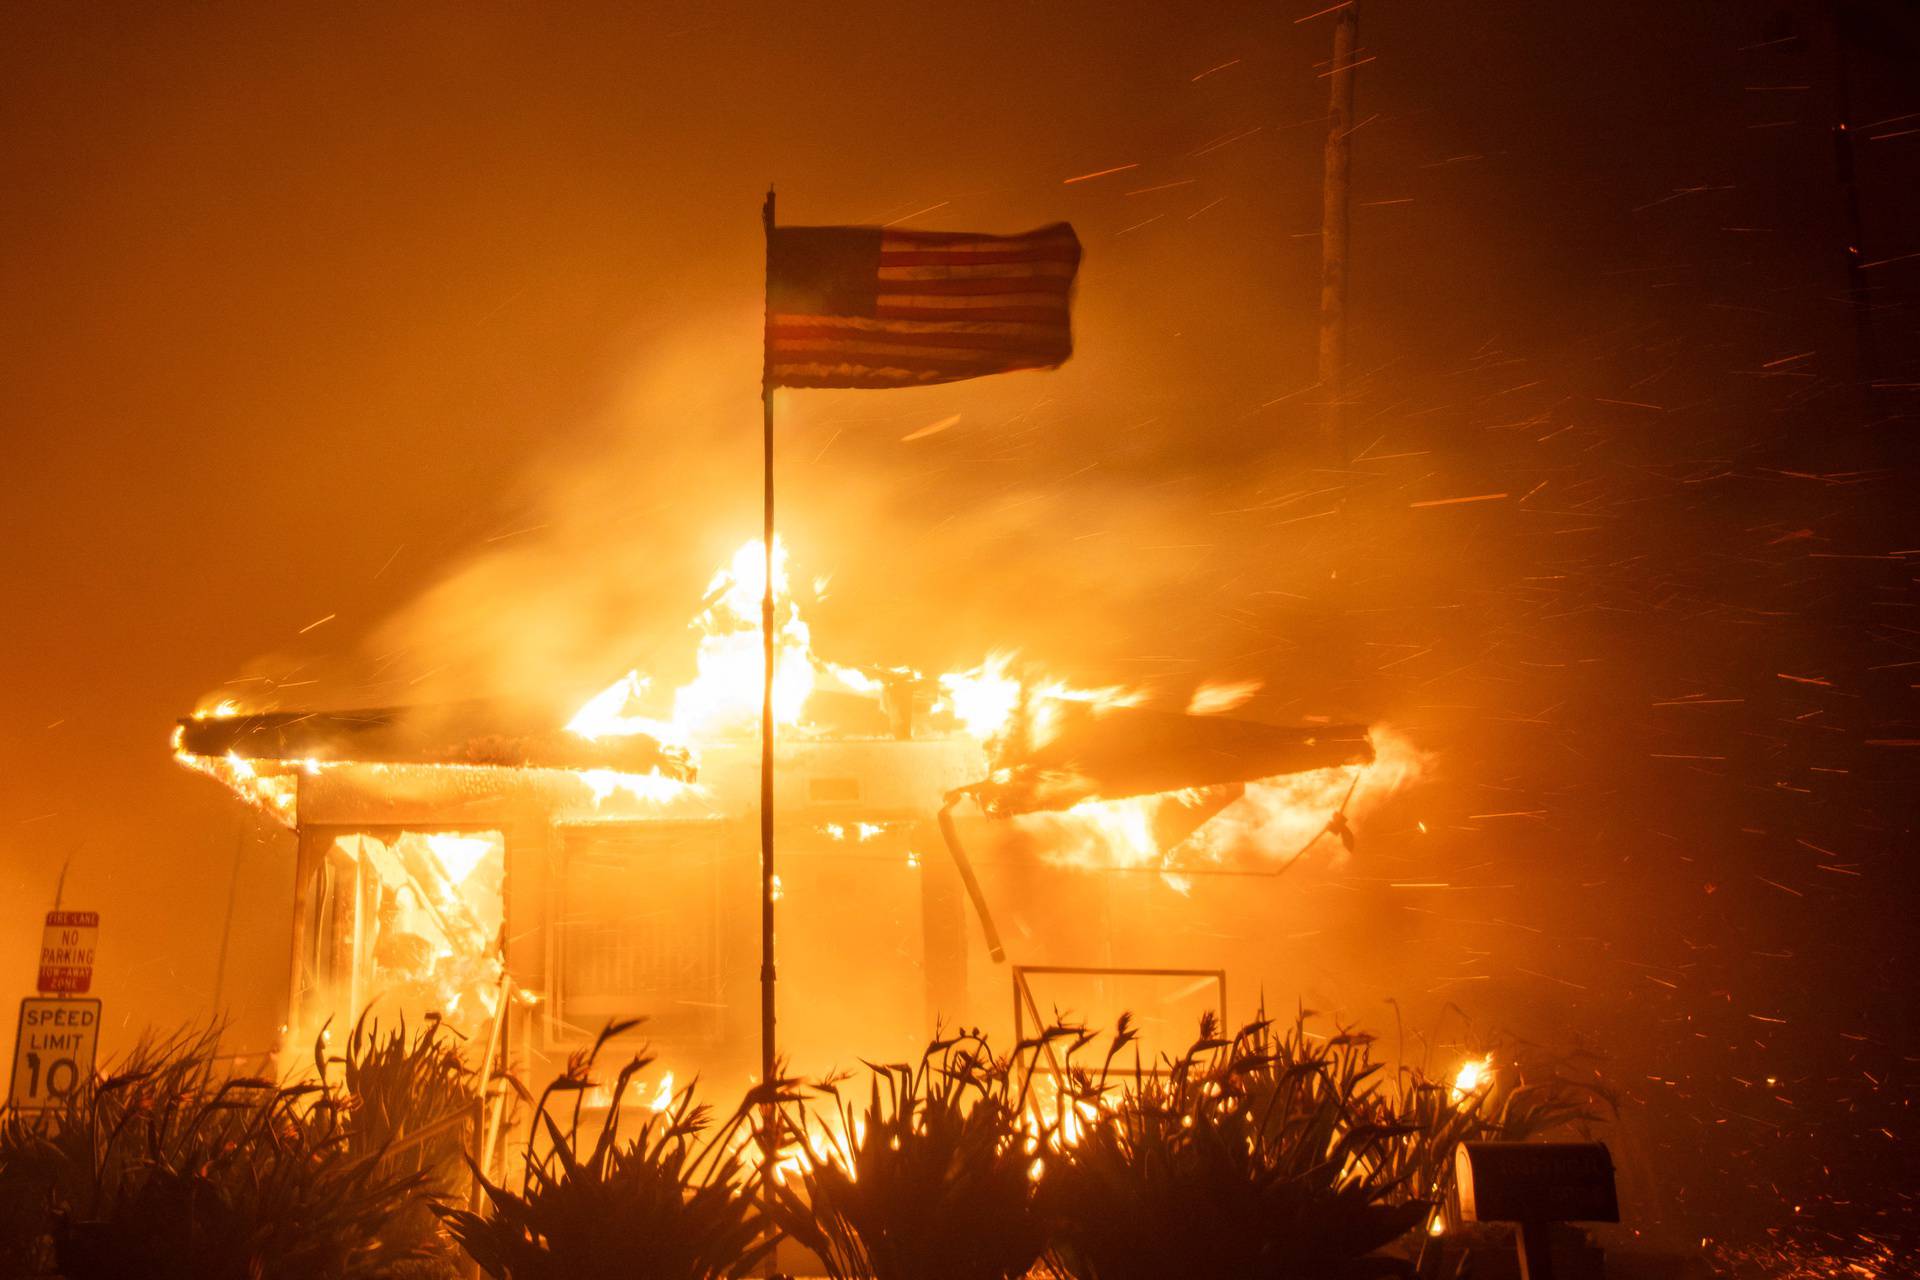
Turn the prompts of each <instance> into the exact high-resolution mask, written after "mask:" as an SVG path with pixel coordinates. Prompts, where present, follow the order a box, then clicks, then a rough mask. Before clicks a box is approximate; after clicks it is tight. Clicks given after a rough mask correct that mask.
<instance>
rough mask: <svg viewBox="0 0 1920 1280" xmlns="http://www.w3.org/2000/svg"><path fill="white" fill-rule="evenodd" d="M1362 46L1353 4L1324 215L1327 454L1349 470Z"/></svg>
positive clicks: (1330, 74) (1337, 28)
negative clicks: (1356, 93)
mask: <svg viewBox="0 0 1920 1280" xmlns="http://www.w3.org/2000/svg"><path fill="white" fill-rule="evenodd" d="M1359 43H1360V9H1359V4H1358V0H1352V2H1351V3H1349V4H1348V5H1347V6H1346V7H1345V8H1343V9H1341V10H1340V16H1339V18H1338V19H1336V21H1335V25H1334V28H1333V61H1332V62H1330V63H1329V64H1328V71H1327V78H1328V80H1329V81H1330V83H1331V84H1332V90H1331V93H1330V98H1331V102H1330V104H1329V106H1328V109H1327V167H1326V177H1325V181H1324V183H1323V186H1322V192H1321V198H1322V205H1321V212H1320V367H1319V372H1320V393H1321V397H1322V399H1323V401H1324V402H1325V405H1326V427H1325V446H1324V452H1327V453H1330V454H1331V455H1332V456H1333V457H1335V458H1337V459H1338V460H1339V465H1340V466H1342V467H1345V466H1346V465H1347V464H1348V463H1349V462H1351V461H1352V450H1351V447H1350V445H1349V442H1348V439H1347V414H1346V405H1345V403H1344V400H1345V398H1346V390H1347V388H1346V364H1347V191H1348V186H1349V176H1350V174H1351V172H1352V161H1353V141H1352V138H1353V74H1354V71H1353V68H1354V50H1355V49H1356V48H1358V47H1359Z"/></svg>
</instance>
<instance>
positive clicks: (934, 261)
mask: <svg viewBox="0 0 1920 1280" xmlns="http://www.w3.org/2000/svg"><path fill="white" fill-rule="evenodd" d="M1078 261H1080V252H1079V250H1078V249H1075V248H1071V247H1069V248H1066V249H1018V250H1009V249H1000V250H993V251H984V250H983V251H982V252H979V253H947V252H940V253H926V252H907V253H889V252H888V251H887V250H885V249H882V250H881V251H880V265H881V266H883V267H942V266H945V267H964V266H968V265H970V264H971V265H974V266H986V265H988V264H990V263H1040V262H1066V263H1075V262H1078Z"/></svg>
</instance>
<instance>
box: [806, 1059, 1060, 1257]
mask: <svg viewBox="0 0 1920 1280" xmlns="http://www.w3.org/2000/svg"><path fill="white" fill-rule="evenodd" d="M869 1065H870V1067H871V1071H872V1078H871V1082H870V1087H869V1089H868V1094H867V1100H866V1106H865V1108H864V1109H861V1108H859V1107H857V1106H856V1104H855V1103H854V1102H851V1101H848V1100H847V1099H845V1098H843V1097H842V1096H841V1093H840V1087H839V1083H838V1082H835V1081H828V1082H824V1083H823V1084H821V1085H819V1086H816V1087H817V1088H818V1089H819V1090H821V1091H822V1092H824V1093H825V1094H827V1095H828V1096H830V1097H832V1098H833V1100H834V1103H835V1112H834V1114H833V1116H832V1117H831V1123H830V1124H829V1125H827V1126H825V1127H824V1128H823V1127H822V1126H820V1125H818V1124H817V1123H815V1122H814V1121H813V1120H812V1118H810V1117H808V1116H807V1115H806V1114H805V1113H804V1111H803V1110H801V1109H799V1108H789V1109H788V1111H787V1112H786V1113H785V1121H786V1123H785V1128H784V1133H783V1142H784V1143H785V1144H787V1145H789V1146H798V1147H799V1148H800V1149H801V1150H802V1151H803V1153H804V1157H805V1158H804V1160H803V1162H802V1163H803V1167H802V1169H801V1172H800V1173H799V1175H798V1177H797V1178H796V1179H795V1180H793V1181H794V1183H796V1184H797V1185H787V1186H783V1187H782V1188H781V1192H780V1195H779V1197H778V1199H777V1201H776V1205H777V1212H778V1213H779V1215H780V1218H781V1225H782V1226H783V1227H785V1229H786V1230H787V1232H788V1234H790V1235H791V1236H792V1237H793V1238H794V1239H796V1240H798V1241H799V1242H800V1243H802V1244H804V1245H806V1246H807V1247H808V1248H809V1249H811V1250H813V1252H814V1253H815V1254H817V1255H818V1256H819V1257H820V1259H821V1261H822V1263H823V1264H824V1266H825V1267H826V1270H827V1274H828V1275H829V1276H832V1277H834V1278H835V1280H864V1278H867V1277H871V1278H872V1280H1009V1278H1011V1277H1018V1276H1023V1275H1025V1274H1026V1273H1027V1271H1028V1270H1029V1269H1030V1268H1031V1267H1032V1266H1033V1264H1034V1263H1035V1262H1036V1261H1037V1260H1038V1259H1039V1257H1040V1254H1041V1251H1042V1250H1043V1249H1044V1248H1045V1245H1046V1230H1045V1226H1044V1224H1043V1223H1042V1221H1041V1219H1040V1216H1039V1213H1038V1211H1037V1209H1036V1207H1035V1203H1034V1184H1033V1179H1032V1178H1031V1177H1030V1176H1029V1173H1030V1169H1031V1168H1032V1165H1033V1160H1034V1155H1033V1154H1032V1151H1031V1149H1030V1148H1031V1147H1032V1146H1033V1145H1035V1144H1034V1143H1033V1142H1032V1141H1031V1140H1030V1138H1029V1135H1028V1134H1027V1132H1026V1130H1025V1128H1024V1126H1023V1122H1024V1112H1025V1093H1024V1085H1020V1086H1016V1085H1015V1083H1014V1079H1015V1074H1016V1073H1015V1070H1014V1063H1013V1062H1011V1061H1009V1060H996V1059H995V1058H994V1057H993V1055H992V1053H991V1052H990V1050H989V1049H988V1046H987V1042H986V1039H985V1037H983V1036H982V1035H981V1034H980V1033H979V1032H978V1031H974V1032H968V1033H966V1034H963V1035H959V1036H955V1037H953V1038H951V1039H936V1040H934V1041H933V1042H932V1043H931V1044H929V1045H928V1046H927V1049H926V1052H925V1053H923V1054H922V1055H921V1058H920V1061H919V1062H918V1063H917V1064H914V1065H907V1064H895V1065H890V1066H872V1065H871V1064H869ZM796 1192H797V1193H798V1194H796Z"/></svg>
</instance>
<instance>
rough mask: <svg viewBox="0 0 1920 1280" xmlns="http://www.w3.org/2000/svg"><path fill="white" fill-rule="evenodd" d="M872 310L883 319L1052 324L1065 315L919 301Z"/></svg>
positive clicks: (1045, 309)
mask: <svg viewBox="0 0 1920 1280" xmlns="http://www.w3.org/2000/svg"><path fill="white" fill-rule="evenodd" d="M874 314H875V315H876V316H878V317H880V318H881V319H883V320H944V319H946V318H947V317H949V316H954V315H964V316H965V317H967V318H968V319H969V320H1019V321H1023V322H1025V323H1027V324H1052V325H1059V326H1062V327H1064V326H1065V324H1066V315H1065V313H1064V312H1063V311H1062V310H1061V309H1060V308H1059V307H998V306H996V307H980V308H975V309H973V310H969V311H956V310H955V309H954V308H951V307H948V308H941V307H923V306H919V305H911V306H910V305H907V304H905V303H901V304H899V305H885V306H881V307H879V308H877V309H876V310H875V311H874Z"/></svg>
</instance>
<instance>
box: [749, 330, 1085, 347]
mask: <svg viewBox="0 0 1920 1280" xmlns="http://www.w3.org/2000/svg"><path fill="white" fill-rule="evenodd" d="M767 341H768V345H769V346H772V347H774V348H775V349H777V350H785V349H787V348H789V347H798V346H819V345H823V344H831V343H836V342H848V343H852V342H885V343H888V344H890V345H893V346H898V347H907V348H911V347H960V348H965V349H968V350H977V351H1037V350H1040V349H1041V348H1043V347H1047V346H1049V345H1053V346H1065V345H1066V342H1067V331H1066V330H1065V329H1049V330H1045V331H1042V332H1041V333H1033V334H1011V333H957V332H954V331H953V330H950V329H948V330H942V331H940V332H937V333H929V332H926V331H917V332H901V331H898V330H894V329H887V330H859V329H839V328H833V327H830V326H825V325H812V324H792V325H787V324H777V325H769V326H768V327H767Z"/></svg>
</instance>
